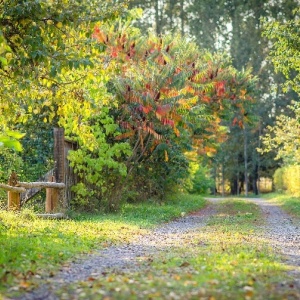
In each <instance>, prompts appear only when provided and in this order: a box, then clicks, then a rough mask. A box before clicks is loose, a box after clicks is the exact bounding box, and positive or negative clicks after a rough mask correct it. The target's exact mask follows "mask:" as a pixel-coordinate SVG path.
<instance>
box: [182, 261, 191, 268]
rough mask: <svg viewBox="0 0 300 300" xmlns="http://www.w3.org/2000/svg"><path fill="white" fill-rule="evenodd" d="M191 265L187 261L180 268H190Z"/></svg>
mask: <svg viewBox="0 0 300 300" xmlns="http://www.w3.org/2000/svg"><path fill="white" fill-rule="evenodd" d="M189 265H190V263H189V262H187V261H185V262H183V263H182V264H181V265H180V267H182V268H183V267H188V266H189Z"/></svg>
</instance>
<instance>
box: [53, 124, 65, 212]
mask: <svg viewBox="0 0 300 300" xmlns="http://www.w3.org/2000/svg"><path fill="white" fill-rule="evenodd" d="M53 134H54V162H55V165H54V176H55V180H56V182H63V183H64V182H65V149H64V147H65V146H64V145H65V133H64V129H63V128H54V131H53ZM58 199H59V204H60V205H61V206H62V207H63V208H64V209H66V208H67V203H66V199H65V192H64V191H63V190H60V191H58Z"/></svg>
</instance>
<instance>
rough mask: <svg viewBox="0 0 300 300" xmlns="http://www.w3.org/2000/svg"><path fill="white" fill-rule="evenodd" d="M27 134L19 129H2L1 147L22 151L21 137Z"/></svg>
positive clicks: (0, 135)
mask: <svg viewBox="0 0 300 300" xmlns="http://www.w3.org/2000/svg"><path fill="white" fill-rule="evenodd" d="M24 135H25V134H22V133H20V132H17V131H11V130H6V131H4V132H3V131H2V132H1V131H0V148H3V147H5V148H10V149H14V150H16V151H22V144H21V143H20V141H19V139H21V138H22V137H24Z"/></svg>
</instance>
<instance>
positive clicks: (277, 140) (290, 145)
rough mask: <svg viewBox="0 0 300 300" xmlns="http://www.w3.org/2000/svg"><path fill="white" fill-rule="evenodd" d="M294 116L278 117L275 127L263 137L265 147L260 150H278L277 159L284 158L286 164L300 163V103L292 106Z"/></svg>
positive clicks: (269, 128)
mask: <svg viewBox="0 0 300 300" xmlns="http://www.w3.org/2000/svg"><path fill="white" fill-rule="evenodd" d="M290 109H291V110H292V111H293V112H294V116H292V117H290V116H286V115H281V116H279V117H277V119H276V123H275V125H274V126H273V127H271V126H269V127H268V132H267V133H266V134H265V136H264V137H263V138H262V142H263V148H262V149H260V152H262V153H264V152H270V151H276V157H275V159H282V160H283V161H284V163H286V164H288V165H289V164H299V163H300V151H299V148H300V122H299V120H300V105H299V103H294V106H290Z"/></svg>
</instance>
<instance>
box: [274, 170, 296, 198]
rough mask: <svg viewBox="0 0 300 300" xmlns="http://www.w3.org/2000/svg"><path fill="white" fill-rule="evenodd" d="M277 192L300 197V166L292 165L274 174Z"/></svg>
mask: <svg viewBox="0 0 300 300" xmlns="http://www.w3.org/2000/svg"><path fill="white" fill-rule="evenodd" d="M274 183H275V188H276V191H279V192H280V191H286V192H287V193H289V194H291V195H293V196H296V197H299V196H300V165H290V166H285V167H283V168H280V169H277V170H276V172H275V174H274Z"/></svg>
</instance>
